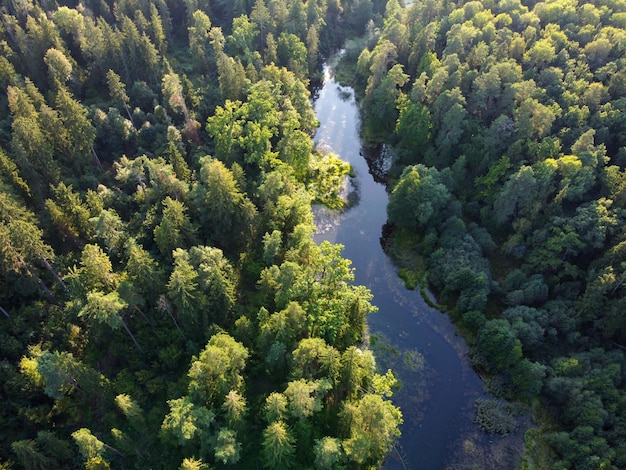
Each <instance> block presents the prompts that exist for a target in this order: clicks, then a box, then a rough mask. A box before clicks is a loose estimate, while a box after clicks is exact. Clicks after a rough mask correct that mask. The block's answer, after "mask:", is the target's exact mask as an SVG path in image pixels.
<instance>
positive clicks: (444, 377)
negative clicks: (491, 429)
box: [314, 67, 505, 470]
mask: <svg viewBox="0 0 626 470" xmlns="http://www.w3.org/2000/svg"><path fill="white" fill-rule="evenodd" d="M314 106H315V112H316V115H317V118H318V120H319V121H320V124H321V125H320V128H319V129H318V131H317V134H316V137H315V142H316V145H317V147H318V148H319V149H322V150H327V151H332V152H334V153H335V154H337V155H338V156H339V157H340V158H341V159H342V160H344V161H347V162H349V163H350V164H351V165H352V167H353V169H354V178H353V179H352V180H351V182H350V184H349V187H348V188H347V191H348V192H349V193H350V199H351V201H353V205H352V206H351V207H350V208H349V209H347V210H345V211H344V212H342V213H336V212H331V211H328V210H326V209H323V208H319V207H318V208H316V209H315V213H316V225H317V227H318V233H317V234H316V241H317V242H321V241H322V240H328V241H330V242H333V243H340V244H342V245H344V246H345V249H344V251H343V256H344V257H345V258H348V259H350V260H352V266H353V267H354V268H355V283H356V284H361V285H364V286H367V287H368V288H369V289H370V290H371V291H372V293H373V294H374V300H373V303H374V305H376V306H377V307H378V308H379V311H378V312H377V313H374V314H372V315H370V317H369V319H368V325H369V329H370V333H371V336H372V348H373V349H374V352H375V353H376V357H377V362H378V364H379V365H380V366H381V368H382V369H383V370H386V369H387V368H392V369H393V370H394V373H395V374H396V377H398V378H399V379H400V381H401V382H402V387H401V389H400V390H399V391H398V392H396V393H395V394H394V396H393V401H394V402H395V404H396V405H398V406H400V408H401V409H402V413H403V416H404V424H403V425H402V428H401V431H402V437H401V439H400V441H399V443H398V445H397V452H396V453H395V457H394V456H391V457H390V458H389V459H387V462H386V464H385V468H387V469H396V468H399V469H401V468H410V469H426V470H428V469H444V468H455V469H457V468H471V467H469V466H468V465H474V464H478V463H480V465H481V467H479V468H500V469H502V468H505V467H503V466H502V462H500V463H498V464H497V465H498V466H497V467H495V466H494V467H491V465H487V466H484V465H483V463H482V462H480V461H482V460H485V459H486V460H487V461H493V460H494V459H493V458H491V457H489V456H488V455H489V454H490V453H492V450H491V449H490V448H489V446H490V445H491V444H492V443H493V442H494V440H497V439H498V438H487V437H486V436H485V435H483V434H482V433H481V432H480V431H479V430H478V429H477V427H476V426H475V425H474V423H473V418H474V413H473V403H474V401H475V399H476V398H478V397H481V396H484V392H483V386H482V382H481V380H480V378H479V377H478V376H477V375H476V373H475V372H474V371H473V369H472V368H471V365H470V363H469V360H468V357H467V347H466V345H465V343H464V342H463V340H462V339H460V338H459V337H457V336H456V335H455V329H454V326H453V325H452V324H451V323H450V321H449V319H448V317H447V315H445V314H443V313H441V312H439V311H437V310H435V309H433V308H431V307H429V306H428V305H427V304H426V303H425V302H424V300H423V299H422V297H421V296H420V294H419V292H417V291H409V290H407V289H406V288H405V287H404V285H403V284H402V282H401V281H400V280H399V278H398V276H397V274H396V270H395V268H394V266H393V265H392V264H391V262H390V260H389V259H388V258H387V256H386V254H385V253H384V252H383V250H382V248H381V244H380V237H381V233H382V227H383V225H384V224H385V222H386V218H387V215H386V206H387V200H388V195H387V192H386V189H385V187H384V185H383V184H381V183H379V182H376V181H375V179H374V177H373V176H372V172H373V173H375V174H378V173H380V172H384V171H385V169H386V168H387V167H388V163H389V162H388V159H389V157H388V156H387V155H385V154H384V153H383V154H381V155H378V156H377V157H376V158H375V159H374V160H372V159H370V162H369V165H368V162H367V161H366V159H365V158H364V156H363V154H362V149H361V142H360V139H359V114H358V108H357V105H356V103H355V100H354V95H353V91H352V89H351V88H349V87H341V86H339V85H338V84H337V83H336V82H335V81H334V79H333V77H332V69H331V68H330V67H326V69H325V81H324V84H323V86H322V88H321V89H320V90H319V94H318V96H317V97H316V99H315V103H314ZM376 179H377V180H380V178H376ZM490 441H491V443H490ZM399 456H401V457H402V458H399ZM494 463H495V462H494Z"/></svg>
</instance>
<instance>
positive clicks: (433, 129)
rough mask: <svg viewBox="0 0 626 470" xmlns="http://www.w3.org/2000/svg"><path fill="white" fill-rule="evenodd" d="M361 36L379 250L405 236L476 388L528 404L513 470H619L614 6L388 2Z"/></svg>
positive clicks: (624, 418) (619, 215)
mask: <svg viewBox="0 0 626 470" xmlns="http://www.w3.org/2000/svg"><path fill="white" fill-rule="evenodd" d="M361 3H368V0H362V1H361ZM364 32H365V36H364V39H363V41H362V42H360V43H359V42H358V41H357V42H354V43H353V45H352V46H351V47H349V48H348V49H347V51H346V58H347V59H348V60H352V63H353V64H354V68H355V73H354V77H355V78H354V85H355V86H356V87H357V88H358V90H359V91H360V93H361V97H362V103H363V109H362V111H363V121H364V132H365V134H366V136H368V138H369V139H370V140H373V141H378V142H386V143H389V144H392V145H393V146H394V148H395V152H396V159H395V168H394V172H393V176H394V177H395V178H394V181H393V183H392V184H393V190H392V193H391V196H390V203H389V207H388V216H389V222H390V224H392V225H393V229H394V230H393V232H394V235H393V240H395V242H394V241H393V240H392V242H391V243H390V246H391V248H390V249H391V250H392V251H394V250H395V252H396V253H401V252H402V250H403V249H404V248H403V246H401V245H402V240H407V235H408V238H409V239H410V238H412V239H418V240H419V244H418V246H419V248H418V250H419V254H420V255H421V259H422V264H423V266H424V267H425V268H424V271H427V280H428V282H429V283H430V284H431V285H432V286H433V287H434V288H436V289H437V291H438V293H439V297H440V301H441V302H442V303H443V304H445V305H447V306H448V307H449V308H450V309H451V312H452V315H454V317H455V318H456V320H457V322H458V325H459V327H460V328H461V329H462V330H463V331H465V333H466V336H467V338H468V341H469V342H470V344H471V346H472V351H473V359H474V362H475V364H476V365H477V367H478V368H479V369H481V370H482V371H483V372H484V373H485V375H486V376H487V377H488V383H489V385H490V388H491V390H492V391H493V392H494V393H496V394H499V395H501V396H503V397H506V398H511V399H516V400H520V401H522V402H525V403H528V404H532V405H533V408H532V409H533V411H534V417H535V419H536V421H537V428H536V429H533V430H531V431H529V432H528V433H527V436H526V437H527V439H526V443H527V458H526V465H528V468H555V469H556V468H558V469H562V468H577V469H596V468H605V469H608V468H612V469H618V468H626V408H625V407H624V404H625V403H626V390H625V385H626V356H625V350H626V328H625V326H626V323H625V322H626V316H625V315H624V299H625V294H626V286H625V284H624V279H625V272H626V271H625V268H626V258H625V257H624V253H625V251H624V246H625V240H626V239H625V235H624V233H625V232H624V229H625V227H626V212H625V208H626V206H625V203H626V199H625V198H624V194H625V193H624V188H625V187H626V185H625V183H626V68H625V67H626V62H625V59H624V55H625V52H626V3H624V2H623V1H619V0H591V1H586V2H579V1H577V0H547V1H524V0H505V1H499V2H495V1H490V0H484V1H482V2H481V1H476V0H472V1H467V2H466V1H462V0H460V1H451V2H438V1H434V0H424V1H415V2H412V4H411V5H410V6H408V7H406V8H403V7H402V6H401V5H400V4H399V3H398V1H396V0H390V1H389V2H388V3H387V6H386V10H385V13H384V16H383V18H381V20H380V21H379V22H373V23H370V24H369V26H368V27H367V28H366V30H365V31H364ZM362 46H365V47H362ZM405 245H406V244H405ZM398 259H403V258H402V257H400V256H399V257H398ZM404 259H408V257H404ZM403 268H405V271H406V269H407V268H409V269H411V268H413V269H418V268H416V265H412V266H410V265H409V266H407V265H405V266H403ZM407 277H408V276H407Z"/></svg>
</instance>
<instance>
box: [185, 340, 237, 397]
mask: <svg viewBox="0 0 626 470" xmlns="http://www.w3.org/2000/svg"><path fill="white" fill-rule="evenodd" d="M248 355H249V353H248V350H247V349H246V348H245V347H244V346H243V345H242V344H241V343H239V342H237V341H235V340H234V339H233V338H232V337H231V336H229V335H227V334H226V333H218V334H216V335H213V336H212V337H211V339H210V340H209V342H208V343H207V345H206V347H205V348H204V349H203V350H202V351H201V352H200V355H199V356H198V357H195V356H194V358H193V359H192V362H191V367H190V369H189V374H188V375H189V379H190V382H189V393H190V395H191V396H192V397H194V399H195V400H197V401H198V402H199V403H205V404H207V405H213V406H216V405H220V404H221V403H223V401H224V398H225V397H226V395H227V394H228V393H229V392H230V391H232V390H234V391H241V390H242V389H243V385H244V379H243V376H242V375H241V374H242V373H243V370H244V368H245V366H246V361H247V359H248Z"/></svg>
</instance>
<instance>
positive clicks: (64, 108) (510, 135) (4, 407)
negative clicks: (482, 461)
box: [0, 0, 626, 470]
mask: <svg viewBox="0 0 626 470" xmlns="http://www.w3.org/2000/svg"><path fill="white" fill-rule="evenodd" d="M1 5H2V6H1V8H0V19H1V21H0V47H1V49H2V53H1V54H0V82H1V86H0V88H1V89H2V92H1V93H0V167H1V169H2V170H1V173H0V199H1V203H0V241H1V243H0V270H1V272H2V275H1V276H0V384H1V385H0V397H1V405H0V423H1V425H0V426H1V434H2V439H1V440H0V468H2V469H17V468H24V469H28V470H29V469H33V470H35V469H55V468H88V469H96V468H139V469H143V468H167V469H171V468H180V469H185V470H191V469H208V468H224V467H227V466H231V467H233V468H267V469H288V468H316V469H342V468H346V469H376V468H379V467H380V466H381V464H382V462H383V460H384V458H385V455H386V454H387V453H388V452H389V451H390V450H391V449H392V447H393V443H394V440H395V439H396V438H397V436H398V435H399V426H400V424H401V423H402V414H401V411H400V410H399V409H398V408H397V407H396V406H394V404H393V392H394V390H395V389H396V387H397V386H398V383H397V380H396V378H395V377H394V375H393V373H392V372H391V371H383V370H380V369H379V368H378V367H377V365H376V361H375V358H374V355H373V354H372V352H371V351H370V350H369V349H368V348H367V347H366V342H364V340H365V339H366V318H367V316H368V315H369V314H376V313H375V311H376V307H375V299H372V296H371V293H370V292H369V291H368V289H367V288H365V287H363V286H358V285H354V284H353V282H352V281H353V277H354V276H353V270H352V268H351V263H350V261H349V260H347V259H344V258H342V256H341V250H342V247H341V246H340V245H333V244H330V243H328V242H325V243H322V244H320V245H317V244H315V243H314V242H313V239H312V235H313V233H314V232H315V226H314V222H313V215H312V211H311V204H312V203H321V204H326V205H328V206H330V207H335V208H340V207H341V205H342V200H341V198H340V197H339V190H340V186H341V182H342V180H343V179H344V177H345V176H346V175H348V174H349V173H350V168H349V166H347V165H346V164H344V163H343V162H342V161H341V160H340V159H339V158H338V157H337V156H335V155H333V154H322V153H319V152H317V151H315V150H314V148H313V143H312V136H313V135H314V133H315V129H316V127H317V125H318V123H317V121H316V118H315V115H314V113H313V110H312V106H311V90H312V89H313V88H314V86H315V83H317V82H319V80H320V77H321V64H322V62H323V60H324V58H325V57H327V56H328V54H329V53H331V52H332V51H335V50H337V49H340V48H345V51H344V55H343V62H342V65H341V71H342V73H340V76H341V77H342V79H343V81H344V82H345V83H348V84H350V85H351V86H352V87H354V89H355V90H356V92H357V95H358V96H359V101H360V105H361V114H362V134H363V138H364V139H365V140H366V141H368V142H370V143H371V145H372V146H375V145H381V144H385V145H388V146H390V147H391V148H392V149H393V152H394V160H393V166H392V168H391V170H390V172H389V178H388V185H389V191H390V202H389V206H388V227H387V228H386V230H385V232H386V233H389V234H390V235H389V236H388V237H387V239H386V240H385V246H386V247H387V250H388V252H389V254H390V255H391V256H392V257H393V259H394V260H395V262H396V264H397V266H398V272H399V275H400V276H402V277H403V278H404V279H405V281H406V283H407V285H409V286H411V287H414V286H415V285H417V284H421V285H426V284H427V285H428V286H430V287H431V288H432V289H433V291H434V292H435V293H436V295H437V299H438V302H439V303H440V306H441V307H442V309H444V310H446V311H447V312H448V313H449V315H450V316H451V317H452V319H453V320H454V321H455V323H456V325H457V328H458V330H459V332H460V333H461V334H462V335H463V336H464V337H465V339H466V341H467V343H468V344H469V345H470V348H471V356H472V361H473V363H474V366H475V368H476V369H477V370H478V371H479V373H480V374H481V376H482V377H483V378H484V380H485V384H486V387H487V389H488V390H489V392H490V393H491V394H493V395H494V396H497V397H501V398H503V399H506V400H510V401H511V402H515V403H521V404H522V405H523V406H525V407H526V409H527V410H528V412H529V413H530V415H531V417H532V426H531V427H530V428H529V429H528V431H527V432H526V435H525V454H524V457H523V461H522V463H521V466H522V468H524V469H535V468H541V469H544V468H545V469H548V468H553V469H555V470H556V469H599V468H602V469H616V470H617V469H621V468H626V390H625V385H626V357H625V356H626V316H625V315H624V314H623V310H622V309H623V307H624V305H626V304H625V300H624V299H625V294H626V285H625V283H624V280H625V279H626V233H625V231H624V228H625V223H626V211H625V208H626V59H625V58H624V57H626V2H625V1H623V0H591V1H587V2H579V1H577V0H551V1H545V2H537V1H532V0H529V1H520V0H502V1H499V2H495V1H493V0H484V1H482V2H481V1H476V0H473V1H467V2H464V1H462V0H459V1H457V2H455V1H440V0H423V1H413V2H410V3H409V2H407V4H406V5H405V4H404V3H403V2H402V1H399V0H389V1H388V2H382V1H381V0H376V1H372V0H307V1H304V2H303V1H301V0H256V1H251V0H237V1H232V2H226V1H224V0H214V1H212V2H209V1H207V0H156V1H148V0H120V1H118V2H113V1H111V0H84V1H82V2H77V1H62V0H45V1H36V0H23V1H20V2H17V1H13V0H2V2H1Z"/></svg>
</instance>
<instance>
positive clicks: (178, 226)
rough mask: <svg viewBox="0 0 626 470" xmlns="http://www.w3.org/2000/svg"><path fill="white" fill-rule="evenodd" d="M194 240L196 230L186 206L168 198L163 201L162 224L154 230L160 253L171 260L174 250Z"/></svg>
mask: <svg viewBox="0 0 626 470" xmlns="http://www.w3.org/2000/svg"><path fill="white" fill-rule="evenodd" d="M193 238H194V230H193V227H192V226H191V221H190V220H189V217H188V216H187V214H186V207H185V205H184V204H183V203H182V202H180V201H177V200H175V199H172V198H171V197H169V196H167V197H166V198H165V199H164V200H163V216H162V218H161V223H160V224H159V225H157V226H156V227H155V228H154V241H155V243H156V244H157V246H158V247H159V251H161V254H163V256H165V257H168V258H169V257H170V256H171V254H172V251H173V250H174V249H176V248H181V247H184V246H185V245H186V244H187V242H189V241H191V240H193Z"/></svg>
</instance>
